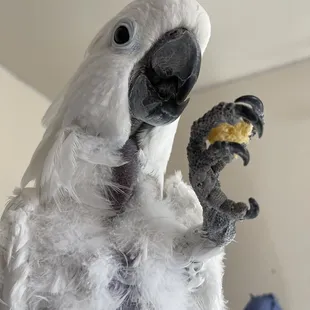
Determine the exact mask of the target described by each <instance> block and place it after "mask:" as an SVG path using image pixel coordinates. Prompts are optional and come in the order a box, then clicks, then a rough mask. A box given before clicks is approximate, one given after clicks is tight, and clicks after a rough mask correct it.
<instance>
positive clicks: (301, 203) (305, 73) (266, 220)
mask: <svg viewBox="0 0 310 310" xmlns="http://www.w3.org/2000/svg"><path fill="white" fill-rule="evenodd" d="M244 94H254V95H257V96H259V97H260V98H261V99H262V100H263V101H264V103H265V109H266V122H267V123H266V128H265V134H264V136H263V138H262V139H261V140H255V141H252V142H251V145H250V151H251V155H252V159H251V162H250V165H249V166H248V167H246V168H244V167H243V166H242V164H241V162H240V161H236V162H235V163H233V164H232V165H231V166H230V167H227V169H226V170H225V171H224V173H223V177H222V181H223V187H224V189H225V191H226V193H227V194H228V195H229V196H230V197H232V198H233V199H236V200H242V201H246V200H247V198H248V197H250V196H253V197H255V198H256V199H257V200H258V202H259V203H260V205H261V214H260V216H259V219H257V220H254V221H248V222H246V223H242V224H239V225H238V236H237V243H234V244H231V245H230V246H229V248H228V253H227V261H226V265H227V270H226V275H225V293H226V297H227V298H228V299H229V301H230V302H229V306H230V309H231V310H242V309H243V307H244V306H245V304H246V303H247V301H248V300H249V294H250V293H254V294H259V293H268V292H274V293H276V294H277V296H278V297H279V299H280V302H281V304H282V306H283V307H284V309H286V310H297V309H298V310H307V309H309V301H308V300H309V293H310V263H309V256H310V240H309V239H310V223H309V221H310V198H309V197H310V179H309V174H310V163H309V159H310V143H309V142H310V139H309V134H310V61H308V62H303V63H299V64H297V65H294V66H291V67H288V68H285V69H281V70H278V71H276V72H271V73H268V74H265V75H262V76H259V77H252V78H248V79H245V80H242V81H238V82H235V83H231V84H229V85H224V86H221V87H218V88H215V89H211V90H208V91H205V92H201V93H199V94H197V95H195V96H193V97H192V102H191V106H190V107H189V108H188V109H187V111H186V113H185V115H184V116H183V118H182V120H181V122H180V127H179V130H178V133H177V136H176V141H175V146H174V150H173V154H172V157H171V162H170V169H169V170H170V172H171V171H172V170H175V169H180V168H181V169H182V171H183V172H184V174H185V176H186V177H187V162H186V151H185V148H186V145H187V142H188V136H189V128H190V125H191V123H192V121H193V120H195V119H196V118H198V117H200V116H202V115H203V114H204V112H206V111H207V110H208V109H209V108H210V107H211V106H213V105H215V104H216V103H218V102H220V101H222V100H224V101H230V100H234V99H235V98H237V97H238V96H240V95H244Z"/></svg>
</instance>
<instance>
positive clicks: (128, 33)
mask: <svg viewBox="0 0 310 310" xmlns="http://www.w3.org/2000/svg"><path fill="white" fill-rule="evenodd" d="M135 33H136V26H135V23H134V22H133V21H132V20H130V19H126V20H122V21H120V22H119V23H117V25H116V26H115V27H114V29H113V34H112V45H113V46H114V47H117V48H124V47H128V46H130V45H131V44H132V42H133V41H134V40H133V39H134V37H135Z"/></svg>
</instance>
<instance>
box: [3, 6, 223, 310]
mask: <svg viewBox="0 0 310 310" xmlns="http://www.w3.org/2000/svg"><path fill="white" fill-rule="evenodd" d="M124 25H125V27H127V30H128V33H129V38H130V39H128V42H126V44H124V45H123V46H120V44H116V43H115V42H116V41H115V29H119V28H117V27H120V26H124ZM174 29H177V30H176V31H175V30H174ZM123 30H124V29H123ZM125 34H126V33H125ZM165 34H166V35H165ZM125 37H126V36H125ZM125 37H124V36H123V37H118V40H117V41H120V40H121V39H122V38H123V39H124V38H125ZM209 37H210V22H209V18H208V15H207V13H206V12H205V11H204V10H203V9H202V7H201V6H200V5H199V4H198V3H197V2H196V1H194V0H137V1H135V2H133V3H132V4H130V5H129V6H127V7H126V8H125V9H124V10H123V11H122V12H120V13H119V14H118V15H117V16H116V17H115V18H113V19H112V20H111V21H109V22H108V23H107V24H106V26H105V27H104V28H103V29H102V30H101V31H100V32H99V34H98V35H97V36H96V37H95V39H94V40H93V42H92V43H91V45H90V47H89V48H88V50H87V53H86V55H85V60H84V62H83V63H82V64H81V66H80V67H79V68H78V70H77V72H76V74H75V75H74V76H73V78H72V79H71V80H70V81H69V83H68V85H67V86H66V87H65V89H64V90H63V92H62V93H61V95H60V96H59V98H58V99H57V100H56V101H55V102H54V103H53V104H52V105H51V107H50V108H49V109H48V111H47V113H46V115H45V116H44V119H43V123H44V125H45V126H46V132H45V134H44V136H43V139H42V141H41V143H40V144H39V146H38V148H37V150H36V151H35V153H34V155H33V158H32V160H31V162H30V165H29V167H28V169H27V170H26V172H25V174H24V177H23V179H22V182H21V188H20V189H17V190H16V191H15V196H14V197H12V198H11V199H10V201H9V203H8V205H7V208H6V210H5V211H4V214H3V217H2V220H1V223H0V225H1V226H0V231H1V235H0V237H1V240H0V245H1V290H0V293H1V299H2V301H3V303H2V304H1V305H0V309H12V310H25V309H30V310H38V309H41V310H43V309H48V310H52V309H53V310H54V309H61V310H67V309H74V310H82V309H89V310H103V309H104V310H116V309H124V310H125V309H141V310H146V309H148V310H151V309H156V310H157V309H167V310H174V309H175V310H182V309H184V310H185V309H186V310H189V309H191V310H195V309H209V310H223V309H224V308H225V302H224V298H223V294H222V274H223V266H222V259H223V255H224V253H223V248H222V247H221V246H214V243H213V242H211V241H210V240H208V239H207V238H202V237H201V236H199V235H198V234H197V233H196V231H197V227H200V226H201V223H202V221H203V218H202V209H201V205H200V203H199V201H198V198H197V196H196V194H195V192H194V190H193V189H192V187H190V186H189V185H186V184H185V183H183V181H182V178H181V175H180V173H177V174H176V175H175V176H172V177H170V178H168V179H167V181H166V182H164V174H165V171H166V166H167V163H168V160H169V156H170V153H171V148H172V144H173V139H174V135H175V132H176V129H177V124H178V120H179V115H180V114H181V113H182V111H183V109H184V107H185V105H186V104H187V102H185V99H186V97H187V94H188V92H189V91H190V90H191V88H192V86H193V84H194V82H195V80H196V78H197V76H198V71H199V65H200V63H199V57H200V54H203V52H204V50H205V48H206V46H207V43H208V41H209ZM113 38H114V41H113ZM160 38H162V39H161V40H162V41H159V40H160ZM169 38H170V39H169ZM185 40H186V41H185ZM156 42H159V43H158V44H159V45H158V46H159V47H158V48H157V47H155V51H154V53H153V52H150V53H148V51H150V50H151V49H152V47H154V46H155V43H156ZM184 42H187V43H186V45H185V46H186V48H185V51H184V50H183V51H178V50H176V49H172V50H171V49H169V48H170V46H172V45H169V44H172V43H173V44H175V45H176V44H184ZM156 44H157V43H156ZM197 46H198V47H199V48H198V49H197ZM187 48H188V51H191V52H193V53H196V54H197V61H196V58H195V57H194V58H193V57H190V58H188V56H186V49H187ZM182 53H183V54H182ZM155 55H157V56H156V57H157V58H156V57H155ZM158 55H165V56H160V57H159V56H158ZM167 55H169V60H168V61H167V59H165V57H167ZM180 55H181V56H182V57H184V58H183V59H184V63H180V59H182V57H181V56H180ZM145 57H146V58H145ZM180 57H181V58H180ZM186 57H187V58H186ZM150 59H151V61H152V66H150V65H149V62H148V61H149V60H150ZM185 59H187V60H186V61H185ZM193 60H194V62H192V61H193ZM167 66H170V67H169V68H170V69H171V70H172V72H175V74H176V77H177V78H178V83H179V84H178V86H177V91H176V92H175V93H174V91H175V88H174V87H176V86H175V85H176V84H174V83H175V82H171V81H170V80H169V77H167V76H165V74H168V73H167V72H168V71H167V72H164V71H165V70H164V69H165V68H166V67H167ZM186 66H187V71H186V70H185V69H184V70H183V68H186ZM148 69H152V70H153V71H154V72H156V74H157V76H156V74H155V73H154V72H153V71H152V74H150V73H149V72H146V71H147V70H148ZM178 69H180V70H179V71H178ZM181 69H182V70H183V71H182V70H181ZM160 70H161V72H160ZM190 70H192V72H189V71H190ZM145 72H146V73H145ZM145 76H147V77H148V78H150V79H151V78H154V81H152V85H153V86H152V87H151V86H150V84H148V86H147V88H145V84H143V83H145V81H146V78H145ZM158 76H160V77H161V78H160V80H164V81H165V84H164V86H162V84H160V83H159V84H156V83H157V82H156V83H155V77H158ZM168 80H169V82H168ZM139 83H140V84H139ZM146 83H149V82H146ZM153 83H154V84H153ZM137 85H138V86H139V87H138V86H137ZM155 85H156V86H155ZM180 85H181V86H180ZM154 89H155V90H156V92H155V90H154ZM137 91H138V94H137ZM139 91H141V92H140V93H139ZM165 91H166V92H168V95H167V98H166V97H165V93H164V92H165ZM181 91H182V96H180V92H181ZM151 93H152V96H151V95H150V94H151ZM155 93H156V94H155ZM157 95H158V96H159V97H156V96H157ZM174 95H175V96H176V95H177V96H179V97H178V98H179V99H175V100H176V102H177V104H175V102H174V101H173V104H171V103H169V102H170V101H169V100H171V97H170V96H172V97H173V96H174ZM143 96H145V98H146V99H149V101H145V102H143V103H139V104H140V105H139V104H138V102H139V100H141V98H144V97H143ZM154 98H155V99H154ZM156 98H157V99H156ZM158 98H162V100H164V99H165V98H166V99H167V102H168V103H167V104H164V105H163V104H162V103H160V104H159V103H158V102H157V101H156V100H158ZM173 98H175V97H173ZM180 98H181V99H180ZM166 99H165V100H166ZM178 100H179V101H178ZM158 104H159V105H158ZM157 105H158V106H157ZM154 106H155V107H156V109H155V110H154ZM167 109H168V110H167ZM154 111H157V112H156V113H158V114H156V113H155V112H154ZM160 122H162V124H164V126H157V125H154V124H157V123H158V124H159V123H160ZM32 180H34V181H35V187H34V188H28V187H27V185H28V184H29V182H30V181H32Z"/></svg>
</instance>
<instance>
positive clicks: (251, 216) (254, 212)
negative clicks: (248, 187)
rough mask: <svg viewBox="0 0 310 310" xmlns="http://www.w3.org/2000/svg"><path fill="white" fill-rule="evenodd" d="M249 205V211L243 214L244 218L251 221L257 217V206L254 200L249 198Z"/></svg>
mask: <svg viewBox="0 0 310 310" xmlns="http://www.w3.org/2000/svg"><path fill="white" fill-rule="evenodd" d="M249 203H250V209H249V210H248V211H247V213H246V214H245V218H246V219H249V220H251V219H254V218H256V217H257V216H258V214H259V204H258V202H257V201H256V200H255V199H254V198H250V199H249Z"/></svg>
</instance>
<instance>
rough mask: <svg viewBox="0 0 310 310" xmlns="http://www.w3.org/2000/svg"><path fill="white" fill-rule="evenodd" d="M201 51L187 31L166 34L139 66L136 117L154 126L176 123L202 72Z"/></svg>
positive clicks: (133, 96) (133, 85)
mask: <svg viewBox="0 0 310 310" xmlns="http://www.w3.org/2000/svg"><path fill="white" fill-rule="evenodd" d="M200 66H201V50H200V47H199V44H198V42H197V40H196V38H195V36H194V34H193V33H192V32H190V31H188V30H186V29H184V28H177V29H174V30H172V31H169V32H167V33H165V34H164V35H163V36H162V37H161V38H160V39H159V40H158V41H157V42H156V43H155V44H154V45H153V47H152V48H151V49H150V50H149V51H148V53H147V54H146V55H145V56H144V57H143V58H142V59H141V61H140V62H139V63H138V64H137V65H136V66H135V68H134V70H133V72H132V78H131V82H130V86H129V101H130V109H131V113H132V116H133V117H134V118H136V119H139V120H141V121H143V122H145V123H148V124H150V125H153V126H159V125H165V124H169V123H171V122H173V121H175V120H176V119H177V118H178V117H179V116H180V115H181V114H182V112H183V111H184V109H185V107H186V105H187V104H188V100H186V98H187V96H188V94H189V93H190V91H191V90H192V88H193V87H194V85H195V83H196V81H197V79H198V76H199V72H200Z"/></svg>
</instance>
